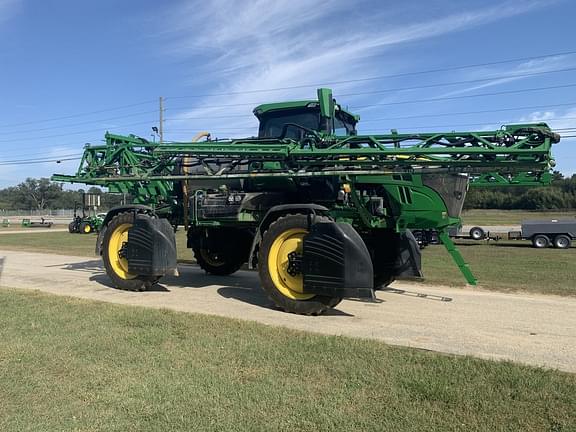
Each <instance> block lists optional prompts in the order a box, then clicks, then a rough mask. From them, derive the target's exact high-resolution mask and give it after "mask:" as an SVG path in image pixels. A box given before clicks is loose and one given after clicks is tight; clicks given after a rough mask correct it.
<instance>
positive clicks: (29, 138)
mask: <svg viewBox="0 0 576 432" xmlns="http://www.w3.org/2000/svg"><path fill="white" fill-rule="evenodd" d="M142 124H154V122H153V121H142V122H135V123H128V124H124V125H118V126H114V127H115V128H120V127H126V126H136V125H142ZM104 129H106V128H103V127H102V128H98V129H91V130H85V131H77V132H68V133H63V134H57V135H45V136H40V137H26V138H14V139H7V140H0V142H14V141H30V140H40V139H47V138H59V137H63V136H68V135H81V134H85V133H90V132H102V130H104Z"/></svg>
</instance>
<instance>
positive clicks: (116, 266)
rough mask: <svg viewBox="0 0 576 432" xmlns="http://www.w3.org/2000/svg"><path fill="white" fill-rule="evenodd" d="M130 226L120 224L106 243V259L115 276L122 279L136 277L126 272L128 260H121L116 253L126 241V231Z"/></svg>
mask: <svg viewBox="0 0 576 432" xmlns="http://www.w3.org/2000/svg"><path fill="white" fill-rule="evenodd" d="M131 227H132V224H128V223H126V224H122V225H120V226H118V227H116V229H115V230H114V231H113V232H112V234H111V235H110V241H109V242H108V259H109V261H110V266H111V267H112V270H113V271H114V273H116V275H117V276H118V277H120V278H122V279H134V278H135V277H136V276H137V275H135V274H132V273H129V272H128V260H127V259H126V258H121V257H120V256H119V255H118V253H119V252H120V249H122V246H123V244H124V243H125V242H127V241H128V230H129V229H130V228H131Z"/></svg>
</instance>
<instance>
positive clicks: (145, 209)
mask: <svg viewBox="0 0 576 432" xmlns="http://www.w3.org/2000/svg"><path fill="white" fill-rule="evenodd" d="M125 212H134V214H135V215H136V214H140V213H145V214H149V215H153V216H156V213H155V212H154V209H153V208H152V207H149V206H145V205H142V204H130V205H123V206H118V207H113V208H112V209H110V210H109V211H108V213H106V217H105V218H104V221H102V228H100V232H99V233H98V238H97V240H96V251H95V252H96V255H102V240H103V239H104V234H105V233H106V230H107V228H108V223H109V222H110V221H111V220H112V218H113V217H114V216H116V215H117V214H119V213H125Z"/></svg>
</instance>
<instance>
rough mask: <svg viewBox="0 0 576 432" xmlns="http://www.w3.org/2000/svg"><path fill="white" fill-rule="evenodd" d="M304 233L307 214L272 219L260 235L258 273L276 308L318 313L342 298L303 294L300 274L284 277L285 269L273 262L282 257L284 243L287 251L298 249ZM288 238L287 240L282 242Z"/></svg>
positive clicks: (306, 229)
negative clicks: (273, 220)
mask: <svg viewBox="0 0 576 432" xmlns="http://www.w3.org/2000/svg"><path fill="white" fill-rule="evenodd" d="M322 219H324V218H323V217H316V220H317V221H318V220H322ZM326 219H327V218H326ZM307 232H308V217H307V216H306V215H302V214H298V215H287V216H283V217H280V218H278V219H277V220H276V221H275V222H273V223H272V224H271V225H270V226H269V227H268V229H267V230H266V232H265V233H264V235H263V236H262V242H261V243H260V249H259V253H258V272H259V275H260V283H261V284H262V288H263V289H264V291H265V292H266V293H267V294H268V296H269V297H270V299H271V300H272V301H273V302H274V304H275V305H276V306H277V307H279V308H280V309H282V310H284V311H286V312H290V313H295V314H300V315H319V314H321V313H323V312H325V311H326V310H328V309H331V308H333V307H334V306H336V305H337V304H338V303H340V302H341V301H342V298H341V297H329V296H322V295H316V294H303V293H302V292H301V291H302V288H301V284H302V276H301V275H299V276H295V277H292V276H287V275H286V271H285V269H283V268H279V267H278V265H276V264H274V263H275V262H278V260H279V259H281V258H282V257H281V254H282V253H283V252H282V251H283V248H282V245H283V244H286V245H287V246H286V248H287V249H290V248H291V247H292V248H293V249H290V250H293V251H297V250H300V251H301V247H302V241H301V240H302V237H303V236H304V235H305V234H306V233H307ZM287 241H288V242H290V243H289V244H288V243H285V242H287Z"/></svg>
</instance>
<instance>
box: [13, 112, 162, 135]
mask: <svg viewBox="0 0 576 432" xmlns="http://www.w3.org/2000/svg"><path fill="white" fill-rule="evenodd" d="M157 112H158V110H154V111H140V112H137V113H133V114H126V115H121V116H115V117H107V118H103V119H95V120H89V121H84V122H80V123H72V124H67V125H58V126H50V127H45V128H40V129H33V130H30V129H27V130H26V133H29V132H41V131H46V130H52V129H63V128H68V127H75V126H82V125H86V124H93V123H97V122H104V121H112V120H118V119H122V118H128V117H138V116H140V115H144V114H156V113H157ZM7 133H8V134H20V133H22V132H18V131H9V132H7ZM2 135H6V132H3V133H2Z"/></svg>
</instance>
